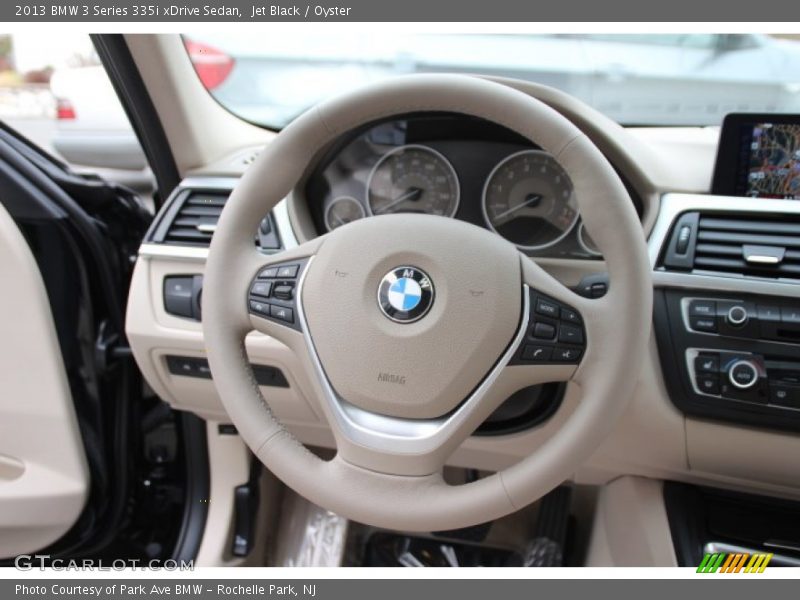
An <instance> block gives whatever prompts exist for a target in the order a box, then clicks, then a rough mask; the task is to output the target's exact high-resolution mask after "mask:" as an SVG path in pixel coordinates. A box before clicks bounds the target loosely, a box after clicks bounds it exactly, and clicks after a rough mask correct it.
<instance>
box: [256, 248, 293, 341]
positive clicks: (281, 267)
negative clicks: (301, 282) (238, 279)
mask: <svg viewBox="0 0 800 600" xmlns="http://www.w3.org/2000/svg"><path fill="white" fill-rule="evenodd" d="M306 264H307V260H302V261H293V262H291V263H287V264H278V265H271V266H269V267H266V268H262V269H261V270H260V271H259V272H258V274H257V275H256V277H255V278H254V279H253V281H252V283H251V284H250V293H249V295H248V304H247V306H248V309H249V312H250V314H251V315H255V316H257V317H260V318H262V319H268V320H270V321H275V322H277V323H280V324H281V325H285V326H288V327H291V328H292V329H297V330H299V329H300V326H299V324H298V323H297V318H296V316H295V315H297V303H296V298H295V289H296V288H297V282H298V279H299V277H300V275H301V274H302V272H303V269H304V268H305V266H306ZM265 279H266V280H267V281H265Z"/></svg>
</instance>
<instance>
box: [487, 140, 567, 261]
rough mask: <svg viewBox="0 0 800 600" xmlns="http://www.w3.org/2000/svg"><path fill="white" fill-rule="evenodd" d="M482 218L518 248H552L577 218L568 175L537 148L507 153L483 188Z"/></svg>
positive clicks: (550, 157)
mask: <svg viewBox="0 0 800 600" xmlns="http://www.w3.org/2000/svg"><path fill="white" fill-rule="evenodd" d="M483 215H484V218H485V219H486V224H487V225H488V226H489V227H490V228H491V229H492V230H493V231H495V232H496V233H498V234H499V235H501V236H503V237H504V238H506V239H507V240H508V241H510V242H511V243H513V244H515V245H516V246H517V247H518V248H521V249H523V250H540V249H542V248H547V247H548V246H552V245H554V244H555V243H557V242H559V241H560V240H562V239H563V238H564V237H565V236H566V235H567V234H568V233H569V232H570V230H571V229H572V228H573V227H574V226H575V221H577V220H578V210H577V203H576V201H575V194H574V193H573V189H572V182H571V181H570V179H569V176H568V175H567V173H566V171H564V169H563V167H561V165H559V164H558V162H556V160H555V159H554V158H553V157H552V156H551V155H550V154H548V153H547V152H542V151H539V150H523V151H522V152H517V153H516V154H512V155H511V156H508V157H506V158H505V159H503V160H502V161H501V162H500V163H499V164H498V165H497V166H496V167H495V168H494V170H492V172H491V174H490V175H489V178H488V179H487V180H486V184H485V185H484V188H483Z"/></svg>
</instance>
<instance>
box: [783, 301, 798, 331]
mask: <svg viewBox="0 0 800 600" xmlns="http://www.w3.org/2000/svg"><path fill="white" fill-rule="evenodd" d="M781 323H783V324H784V325H798V326H800V308H795V307H789V306H783V307H781Z"/></svg>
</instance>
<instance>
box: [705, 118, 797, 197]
mask: <svg viewBox="0 0 800 600" xmlns="http://www.w3.org/2000/svg"><path fill="white" fill-rule="evenodd" d="M713 188H714V189H713V190H712V191H713V192H714V193H720V194H727V195H734V196H749V197H751V198H779V199H787V200H800V115H746V114H735V115H728V117H727V118H726V119H725V123H724V125H723V130H722V134H721V136H720V148H719V152H718V154H717V167H716V171H715V175H714V186H713Z"/></svg>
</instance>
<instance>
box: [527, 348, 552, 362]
mask: <svg viewBox="0 0 800 600" xmlns="http://www.w3.org/2000/svg"><path fill="white" fill-rule="evenodd" d="M551 356H553V348H552V347H550V346H534V345H527V346H525V347H524V348H523V349H522V360H531V361H535V362H545V361H548V360H550V357H551Z"/></svg>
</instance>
